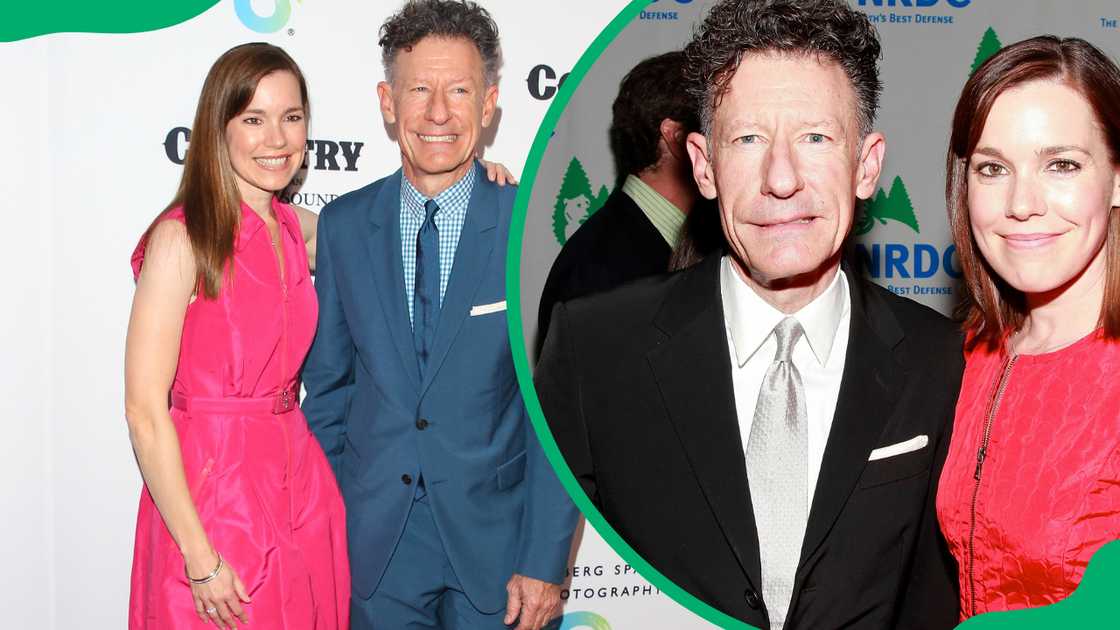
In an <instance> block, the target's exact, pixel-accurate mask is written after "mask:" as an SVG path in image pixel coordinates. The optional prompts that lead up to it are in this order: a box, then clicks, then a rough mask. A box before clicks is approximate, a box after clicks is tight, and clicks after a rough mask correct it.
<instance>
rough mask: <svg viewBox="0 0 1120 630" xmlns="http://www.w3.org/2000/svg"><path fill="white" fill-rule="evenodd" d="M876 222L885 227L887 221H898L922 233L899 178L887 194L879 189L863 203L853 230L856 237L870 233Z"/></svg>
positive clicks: (908, 194)
mask: <svg viewBox="0 0 1120 630" xmlns="http://www.w3.org/2000/svg"><path fill="white" fill-rule="evenodd" d="M876 221H878V222H879V223H880V224H881V225H886V224H887V221H898V222H899V223H902V224H903V225H907V226H909V227H910V229H911V230H914V232H916V233H920V232H921V231H922V230H921V228H920V227H919V225H918V217H917V215H915V214H914V204H913V203H912V202H911V201H910V193H908V192H906V184H903V183H902V178H901V177H897V176H896V177H895V178H894V182H892V183H891V190H890V192H889V193H885V192H883V189H882V188H880V189H879V192H878V193H876V194H875V196H874V197H873V198H871V199H868V200H867V201H865V202H863V212H862V213H860V216H859V219H857V220H856V224H855V228H854V231H855V233H856V235H857V236H858V235H860V234H867V233H868V232H870V231H871V228H873V227H875V222H876Z"/></svg>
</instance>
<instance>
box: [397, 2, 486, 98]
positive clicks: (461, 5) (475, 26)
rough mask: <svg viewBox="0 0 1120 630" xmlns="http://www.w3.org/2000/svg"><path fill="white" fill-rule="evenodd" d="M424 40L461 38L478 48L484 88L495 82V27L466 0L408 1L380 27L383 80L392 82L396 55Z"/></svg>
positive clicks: (482, 10) (483, 12)
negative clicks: (433, 37)
mask: <svg viewBox="0 0 1120 630" xmlns="http://www.w3.org/2000/svg"><path fill="white" fill-rule="evenodd" d="M428 36H435V37H445V38H462V39H466V40H467V41H470V42H471V43H473V44H474V45H475V47H476V48H478V54H479V55H480V56H481V57H482V65H483V78H484V79H485V81H486V85H494V84H496V83H497V82H498V68H499V66H501V63H502V53H501V46H500V44H499V42H498V25H497V24H495V23H494V19H493V18H492V17H490V13H489V12H488V11H487V10H486V9H483V8H482V7H480V6H478V5H477V4H475V3H474V2H469V1H468V0H409V1H408V2H406V3H405V5H404V7H402V8H401V10H400V11H397V12H396V13H395V14H393V15H392V16H390V17H389V19H388V20H386V21H385V23H384V24H382V25H381V31H380V39H379V40H378V42H377V43H378V44H379V45H380V46H381V63H382V64H383V65H384V66H385V80H386V81H389V82H390V83H392V81H393V62H394V61H395V60H396V58H397V53H398V52H400V51H401V50H408V49H410V48H411V47H412V46H414V45H416V43H417V42H419V41H420V40H422V39H424V38H425V37H428Z"/></svg>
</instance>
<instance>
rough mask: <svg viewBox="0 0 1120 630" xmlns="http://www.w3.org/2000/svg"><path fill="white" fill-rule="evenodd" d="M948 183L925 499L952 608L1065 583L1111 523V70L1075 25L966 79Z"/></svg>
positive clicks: (1031, 594) (1116, 436)
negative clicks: (936, 393) (955, 584)
mask: <svg viewBox="0 0 1120 630" xmlns="http://www.w3.org/2000/svg"><path fill="white" fill-rule="evenodd" d="M947 167H948V183H947V186H946V191H947V198H948V206H949V214H950V222H951V225H952V230H953V236H954V240H955V241H956V243H957V248H958V252H959V255H960V260H961V265H962V267H963V270H964V279H965V288H966V293H967V300H966V303H965V304H964V308H965V313H964V314H965V316H966V322H965V326H966V331H967V341H966V348H965V352H966V357H967V366H966V368H965V374H964V382H963V384H962V389H961V396H960V400H959V402H958V404H957V412H956V423H955V426H954V430H953V438H952V442H951V445H950V447H949V455H948V459H947V461H946V463H945V467H944V470H943V472H942V475H941V483H940V488H939V491H938V496H937V513H938V518H939V520H940V523H941V528H942V531H943V532H944V534H945V537H946V540H947V541H948V544H949V550H950V551H951V552H952V554H953V556H955V557H956V560H957V564H958V568H959V580H960V594H961V617H962V619H963V618H967V617H970V616H972V615H976V614H980V613H985V612H989V611H997V610H1008V609H1016V608H1024V607H1031V606H1041V605H1045V604H1050V603H1053V602H1056V601H1058V600H1060V599H1062V598H1064V597H1066V596H1067V595H1069V594H1070V593H1071V592H1072V591H1073V590H1074V589H1075V588H1076V587H1077V584H1078V582H1079V581H1080V579H1081V576H1082V574H1083V572H1084V570H1085V566H1086V564H1087V563H1088V562H1089V559H1090V558H1091V557H1092V555H1093V552H1095V551H1096V550H1097V549H1098V548H1100V547H1101V545H1103V544H1105V543H1106V542H1108V541H1111V540H1113V539H1115V538H1117V537H1118V536H1120V448H1118V447H1120V386H1118V384H1117V374H1120V214H1118V212H1120V210H1118V209H1117V208H1118V207H1120V70H1118V69H1117V67H1116V65H1115V64H1113V63H1112V62H1111V61H1110V60H1109V59H1108V58H1107V57H1106V56H1105V55H1104V54H1102V53H1101V52H1100V51H1099V50H1097V49H1096V48H1094V47H1093V46H1092V45H1090V44H1088V43H1087V42H1085V41H1083V40H1079V39H1059V38H1056V37H1050V36H1047V37H1037V38H1034V39H1030V40H1026V41H1022V42H1019V43H1017V44H1014V45H1011V46H1008V47H1007V48H1005V49H1003V50H1002V51H1000V52H999V53H997V54H996V55H995V56H993V57H992V58H991V59H989V60H988V61H987V62H986V63H985V64H984V65H983V66H981V67H980V68H979V69H978V70H977V71H976V73H975V74H974V75H973V76H972V77H971V78H970V79H969V81H968V83H967V84H966V85H965V87H964V90H963V92H962V94H961V97H960V101H959V103H958V105H957V109H956V113H955V115H954V118H953V131H952V139H951V141H950V147H949V154H948V163H947Z"/></svg>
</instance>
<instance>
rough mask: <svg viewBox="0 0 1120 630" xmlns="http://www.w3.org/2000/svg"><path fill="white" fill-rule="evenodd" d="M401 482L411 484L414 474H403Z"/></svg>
mask: <svg viewBox="0 0 1120 630" xmlns="http://www.w3.org/2000/svg"><path fill="white" fill-rule="evenodd" d="M401 483H403V484H404V485H406V486H407V485H410V484H411V483H412V475H401Z"/></svg>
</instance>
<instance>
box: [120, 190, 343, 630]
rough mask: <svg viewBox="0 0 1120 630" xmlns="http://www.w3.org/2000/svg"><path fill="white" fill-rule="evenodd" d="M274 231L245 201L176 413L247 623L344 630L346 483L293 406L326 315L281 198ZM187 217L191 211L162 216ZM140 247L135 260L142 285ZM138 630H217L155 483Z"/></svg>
mask: <svg viewBox="0 0 1120 630" xmlns="http://www.w3.org/2000/svg"><path fill="white" fill-rule="evenodd" d="M272 209H273V212H274V213H275V215H276V217H277V219H278V221H279V223H280V230H279V232H280V235H281V242H282V247H283V252H284V262H285V268H284V275H283V279H281V276H280V274H279V264H278V261H277V258H276V255H275V253H274V251H273V249H272V243H271V239H270V236H269V231H268V229H267V228H266V227H265V225H264V222H263V221H262V220H261V218H260V217H259V216H257V214H256V213H255V212H253V210H252V209H250V208H249V207H248V206H246V205H244V204H243V205H242V211H241V226H240V230H239V233H238V235H237V239H236V241H235V246H234V254H233V257H232V259H231V263H230V264H231V265H232V266H233V276H232V280H230V279H228V277H227V280H226V281H225V282H223V284H222V289H221V293H220V294H219V295H218V297H217V299H214V300H210V299H206V298H205V297H203V296H199V297H198V299H196V300H195V301H194V302H192V303H191V304H190V306H188V307H187V313H186V319H185V321H184V322H183V333H182V344H181V348H180V351H179V364H178V369H177V372H176V374H175V381H174V384H173V385H172V389H171V400H170V403H171V418H172V420H173V421H174V423H175V428H176V430H177V432H178V435H179V443H180V448H181V450H182V454H183V467H184V469H185V471H186V476H187V484H188V487H189V488H190V492H191V498H192V499H193V500H194V504H195V506H196V507H197V509H198V513H199V516H200V517H201V519H202V524H203V526H204V527H205V529H206V533H207V535H208V536H209V538H210V541H211V543H212V544H213V546H214V549H215V550H217V551H218V552H219V553H221V554H222V557H223V558H224V559H225V561H226V563H227V564H228V565H229V566H232V567H234V569H236V571H237V573H238V575H239V576H240V577H241V580H242V582H244V584H245V588H246V589H247V590H248V592H249V596H250V597H251V598H252V603H250V604H246V605H245V609H246V611H247V613H248V615H249V627H250V628H252V627H256V628H269V629H274V628H275V629H284V630H345V629H346V628H348V627H349V606H350V604H349V602H350V568H349V564H348V562H347V555H346V518H345V511H344V507H343V503H342V497H341V495H340V494H339V491H338V486H337V484H336V483H335V479H334V476H333V474H332V472H331V469H330V466H329V464H328V463H327V459H326V457H325V456H324V455H323V451H322V449H321V448H320V447H319V443H318V442H317V441H316V440H315V438H314V436H313V435H312V434H311V432H310V431H309V430H308V427H307V421H306V419H305V418H304V416H303V413H302V412H301V411H300V409H299V406H298V404H296V397H297V396H298V393H299V383H298V379H297V375H298V373H299V369H300V365H301V364H302V363H303V358H304V355H305V354H306V353H307V350H308V348H309V347H310V345H311V340H312V338H313V337H314V335H315V322H316V318H317V316H318V305H317V303H316V298H315V291H314V287H313V285H312V282H311V278H310V274H309V273H308V267H307V251H306V249H305V247H304V243H303V237H302V236H301V232H300V228H299V219H298V217H297V216H296V214H295V212H294V211H293V210H292V208H290V207H289V206H286V205H284V204H282V203H280V202H279V201H277V200H275V199H273V204H272ZM168 219H170V220H179V221H182V220H183V212H182V210H181V209H174V210H172V211H170V212H169V213H167V215H165V220H168ZM144 248H145V242H144V241H143V240H141V242H140V244H139V245H137V247H136V251H135V252H134V253H133V255H132V269H133V272H134V273H135V274H136V275H137V276H138V275H139V273H140V266H141V264H142V263H143V260H144ZM128 627H129V628H130V630H140V629H145V630H156V629H159V630H168V629H182V628H198V629H202V628H211V629H212V628H213V627H214V626H213V625H212V624H208V623H204V622H203V621H201V620H200V619H199V617H198V615H197V614H196V613H195V609H194V602H193V599H192V597H191V591H190V585H189V583H188V582H187V579H186V577H185V576H184V570H183V557H182V555H181V554H180V553H179V550H178V548H177V547H176V545H175V542H174V541H173V540H172V538H171V535H170V533H169V532H168V530H167V527H166V526H165V525H164V523H163V520H162V518H161V517H160V514H159V511H158V510H157V509H156V506H155V504H154V503H153V502H152V498H151V496H150V495H149V494H148V490H147V488H146V487H145V488H144V490H143V491H142V493H141V495H140V511H139V516H138V518H137V522H136V548H135V552H134V556H133V564H132V594H131V600H130V602H129V616H128Z"/></svg>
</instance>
